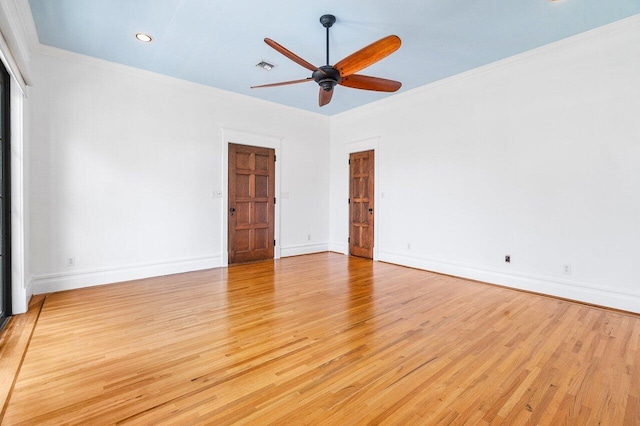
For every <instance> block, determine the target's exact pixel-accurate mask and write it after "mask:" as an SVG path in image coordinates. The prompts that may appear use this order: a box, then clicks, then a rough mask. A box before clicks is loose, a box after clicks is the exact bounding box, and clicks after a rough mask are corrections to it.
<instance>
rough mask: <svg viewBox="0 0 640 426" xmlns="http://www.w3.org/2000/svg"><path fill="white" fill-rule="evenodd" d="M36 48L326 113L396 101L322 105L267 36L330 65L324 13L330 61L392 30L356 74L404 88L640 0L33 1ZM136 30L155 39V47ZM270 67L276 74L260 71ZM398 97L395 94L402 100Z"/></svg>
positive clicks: (589, 24) (632, 9)
mask: <svg viewBox="0 0 640 426" xmlns="http://www.w3.org/2000/svg"><path fill="white" fill-rule="evenodd" d="M29 4H30V6H31V10H32V14H33V17H34V22H35V24H36V28H37V31H38V38H39V41H40V43H42V44H45V45H50V46H54V47H58V48H61V49H66V50H69V51H73V52H77V53H81V54H85V55H89V56H94V57H97V58H101V59H105V60H109V61H113V62H117V63H122V64H126V65H130V66H133V67H137V68H141V69H145V70H149V71H154V72H157V73H161V74H166V75H170V76H173V77H178V78H181V79H184V80H188V81H193V82H197V83H201V84H205V85H209V86H213V87H217V88H220V89H224V90H229V91H232V92H236V93H240V94H245V95H249V96H253V97H256V98H261V99H266V100H269V101H272V102H277V103H280V104H284V105H289V106H292V107H296V108H302V109H305V110H309V111H314V112H318V113H322V114H326V115H333V114H336V113H340V112H343V111H346V110H349V109H352V108H355V107H358V106H360V105H364V104H367V103H369V102H373V101H376V100H378V99H382V98H384V97H386V96H393V94H386V93H378V92H369V91H363V90H357V89H351V88H347V87H342V86H339V87H337V88H336V89H335V90H336V91H335V94H334V96H333V100H332V102H331V103H330V104H329V105H327V106H324V107H322V108H320V107H319V106H318V87H317V85H316V84H315V83H314V82H309V83H302V84H296V85H289V86H281V87H275V88H263V89H250V86H253V85H260V84H267V83H275V82H280V81H288V80H297V79H303V78H306V77H310V76H311V72H310V71H308V70H306V69H305V68H303V67H301V66H299V65H297V64H295V63H293V62H292V61H290V60H289V59H287V58H285V57H284V56H282V55H281V54H279V53H278V52H276V51H275V50H273V49H271V48H270V47H269V46H267V45H266V44H265V43H264V42H263V39H264V38H265V37H269V38H271V39H273V40H275V41H277V42H278V43H280V44H281V45H283V46H285V47H286V48H288V49H289V50H291V51H293V52H294V53H296V54H297V55H299V56H300V57H302V58H304V59H305V60H307V61H309V62H311V63H313V64H314V65H317V66H321V65H325V37H326V34H325V29H324V28H323V27H322V25H321V24H320V23H319V18H320V16H321V15H323V14H326V13H330V14H333V15H335V16H336V17H337V22H336V24H335V25H334V26H333V28H332V29H331V36H330V45H331V57H330V61H331V62H332V63H335V62H337V61H338V60H340V59H342V58H343V57H345V56H347V55H349V54H351V53H353V52H354V51H356V50H358V49H360V48H362V47H364V46H366V45H368V44H369V43H372V42H374V41H376V40H378V39H380V38H382V37H384V36H387V35H389V34H396V35H398V36H399V37H400V38H401V39H402V46H401V47H400V49H399V50H398V51H397V52H395V53H394V54H392V55H391V56H389V57H387V58H385V59H383V60H382V61H380V62H378V63H377V64H374V65H373V66H371V67H369V68H367V69H365V70H363V71H362V72H360V73H361V74H366V75H372V76H377V77H383V78H387V79H392V80H398V81H401V82H402V83H403V86H402V88H401V89H400V91H399V92H402V91H406V90H410V89H413V88H416V87H419V86H422V85H425V84H429V83H432V82H434V81H437V80H440V79H443V78H446V77H449V76H452V75H455V74H458V73H461V72H464V71H468V70H470V69H473V68H477V67H480V66H482V65H485V64H488V63H491V62H494V61H497V60H500V59H504V58H506V57H509V56H512V55H515V54H518V53H522V52H524V51H527V50H530V49H533V48H536V47H539V46H543V45H545V44H548V43H552V42H554V41H558V40H561V39H563V38H566V37H569V36H572V35H575V34H579V33H581V32H584V31H588V30H590V29H593V28H596V27H599V26H602V25H605V24H608V23H611V22H614V21H617V20H620V19H623V18H626V17H629V16H632V15H635V14H638V13H640V1H639V0H557V1H549V0H520V1H506V0H475V1H463V0H374V1H345V0H342V1H338V0H325V1H324V3H322V4H320V3H319V2H308V1H300V0H269V1H237V0H236V1H233V0H91V1H87V0H56V1H52V0H30V1H29ZM137 32H146V33H149V34H151V35H152V36H153V37H154V41H153V42H152V43H150V44H143V43H141V42H139V41H137V40H136V39H135V38H134V35H135V34H136V33H137ZM261 60H266V61H268V62H271V63H274V64H276V67H275V68H274V69H273V70H271V71H265V70H263V69H259V68H257V67H256V66H255V64H257V63H258V62H259V61H261ZM399 92H397V93H399Z"/></svg>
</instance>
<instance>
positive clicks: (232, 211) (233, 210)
mask: <svg viewBox="0 0 640 426" xmlns="http://www.w3.org/2000/svg"><path fill="white" fill-rule="evenodd" d="M229 211H230V212H231V216H233V213H234V212H235V211H236V209H234V208H233V207H231V208H230V209H229Z"/></svg>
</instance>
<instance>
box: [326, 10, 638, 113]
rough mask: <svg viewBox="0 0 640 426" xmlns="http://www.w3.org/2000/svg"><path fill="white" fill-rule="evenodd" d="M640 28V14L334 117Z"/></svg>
mask: <svg viewBox="0 0 640 426" xmlns="http://www.w3.org/2000/svg"><path fill="white" fill-rule="evenodd" d="M637 28H640V14H637V15H633V16H630V17H628V18H625V19H621V20H619V21H616V22H613V23H611V24H607V25H604V26H602V27H598V28H594V29H592V30H589V31H585V32H583V33H580V34H576V35H574V36H571V37H567V38H565V39H562V40H558V41H556V42H553V43H549V44H545V45H544V46H540V47H537V48H535V49H531V50H527V51H526V52H522V53H519V54H517V55H513V56H509V57H508V58H505V59H501V60H499V61H496V62H491V63H489V64H487V65H483V66H481V67H478V68H474V69H471V70H469V71H465V72H462V73H460V74H456V75H453V76H451V77H447V78H443V79H441V80H437V81H434V82H433V83H429V84H426V85H424V86H420V87H416V88H415V89H411V90H408V91H406V92H402V93H398V94H396V95H393V96H390V97H388V98H384V99H380V100H378V101H375V102H371V103H368V104H366V105H362V106H360V107H357V108H353V109H350V110H348V111H345V112H342V113H340V114H335V115H333V116H331V118H344V117H348V116H350V115H352V114H361V113H365V112H367V111H369V110H371V109H377V108H379V107H381V106H390V105H393V104H395V103H398V102H401V101H403V100H405V98H411V97H414V96H416V95H419V94H422V93H426V92H430V91H432V90H434V89H435V88H438V87H440V86H448V85H454V84H458V83H459V82H461V81H464V80H468V79H471V78H474V77H477V76H480V75H483V74H486V73H489V72H492V71H495V70H498V69H504V68H509V67H511V66H514V65H516V64H519V63H522V62H524V61H527V60H529V59H532V58H536V57H541V56H544V55H547V54H549V53H552V52H557V51H559V50H562V49H566V48H569V47H572V46H577V45H579V44H584V43H589V42H593V41H595V40H599V39H601V38H602V37H604V36H608V35H612V34H615V33H619V32H622V31H629V30H633V29H637Z"/></svg>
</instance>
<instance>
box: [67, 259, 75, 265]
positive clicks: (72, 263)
mask: <svg viewBox="0 0 640 426" xmlns="http://www.w3.org/2000/svg"><path fill="white" fill-rule="evenodd" d="M67 266H76V258H75V257H68V258H67Z"/></svg>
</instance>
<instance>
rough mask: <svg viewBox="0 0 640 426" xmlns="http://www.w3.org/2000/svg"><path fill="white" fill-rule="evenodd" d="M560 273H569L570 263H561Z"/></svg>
mask: <svg viewBox="0 0 640 426" xmlns="http://www.w3.org/2000/svg"><path fill="white" fill-rule="evenodd" d="M562 273H563V274H567V275H571V264H570V263H565V264H564V265H562Z"/></svg>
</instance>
